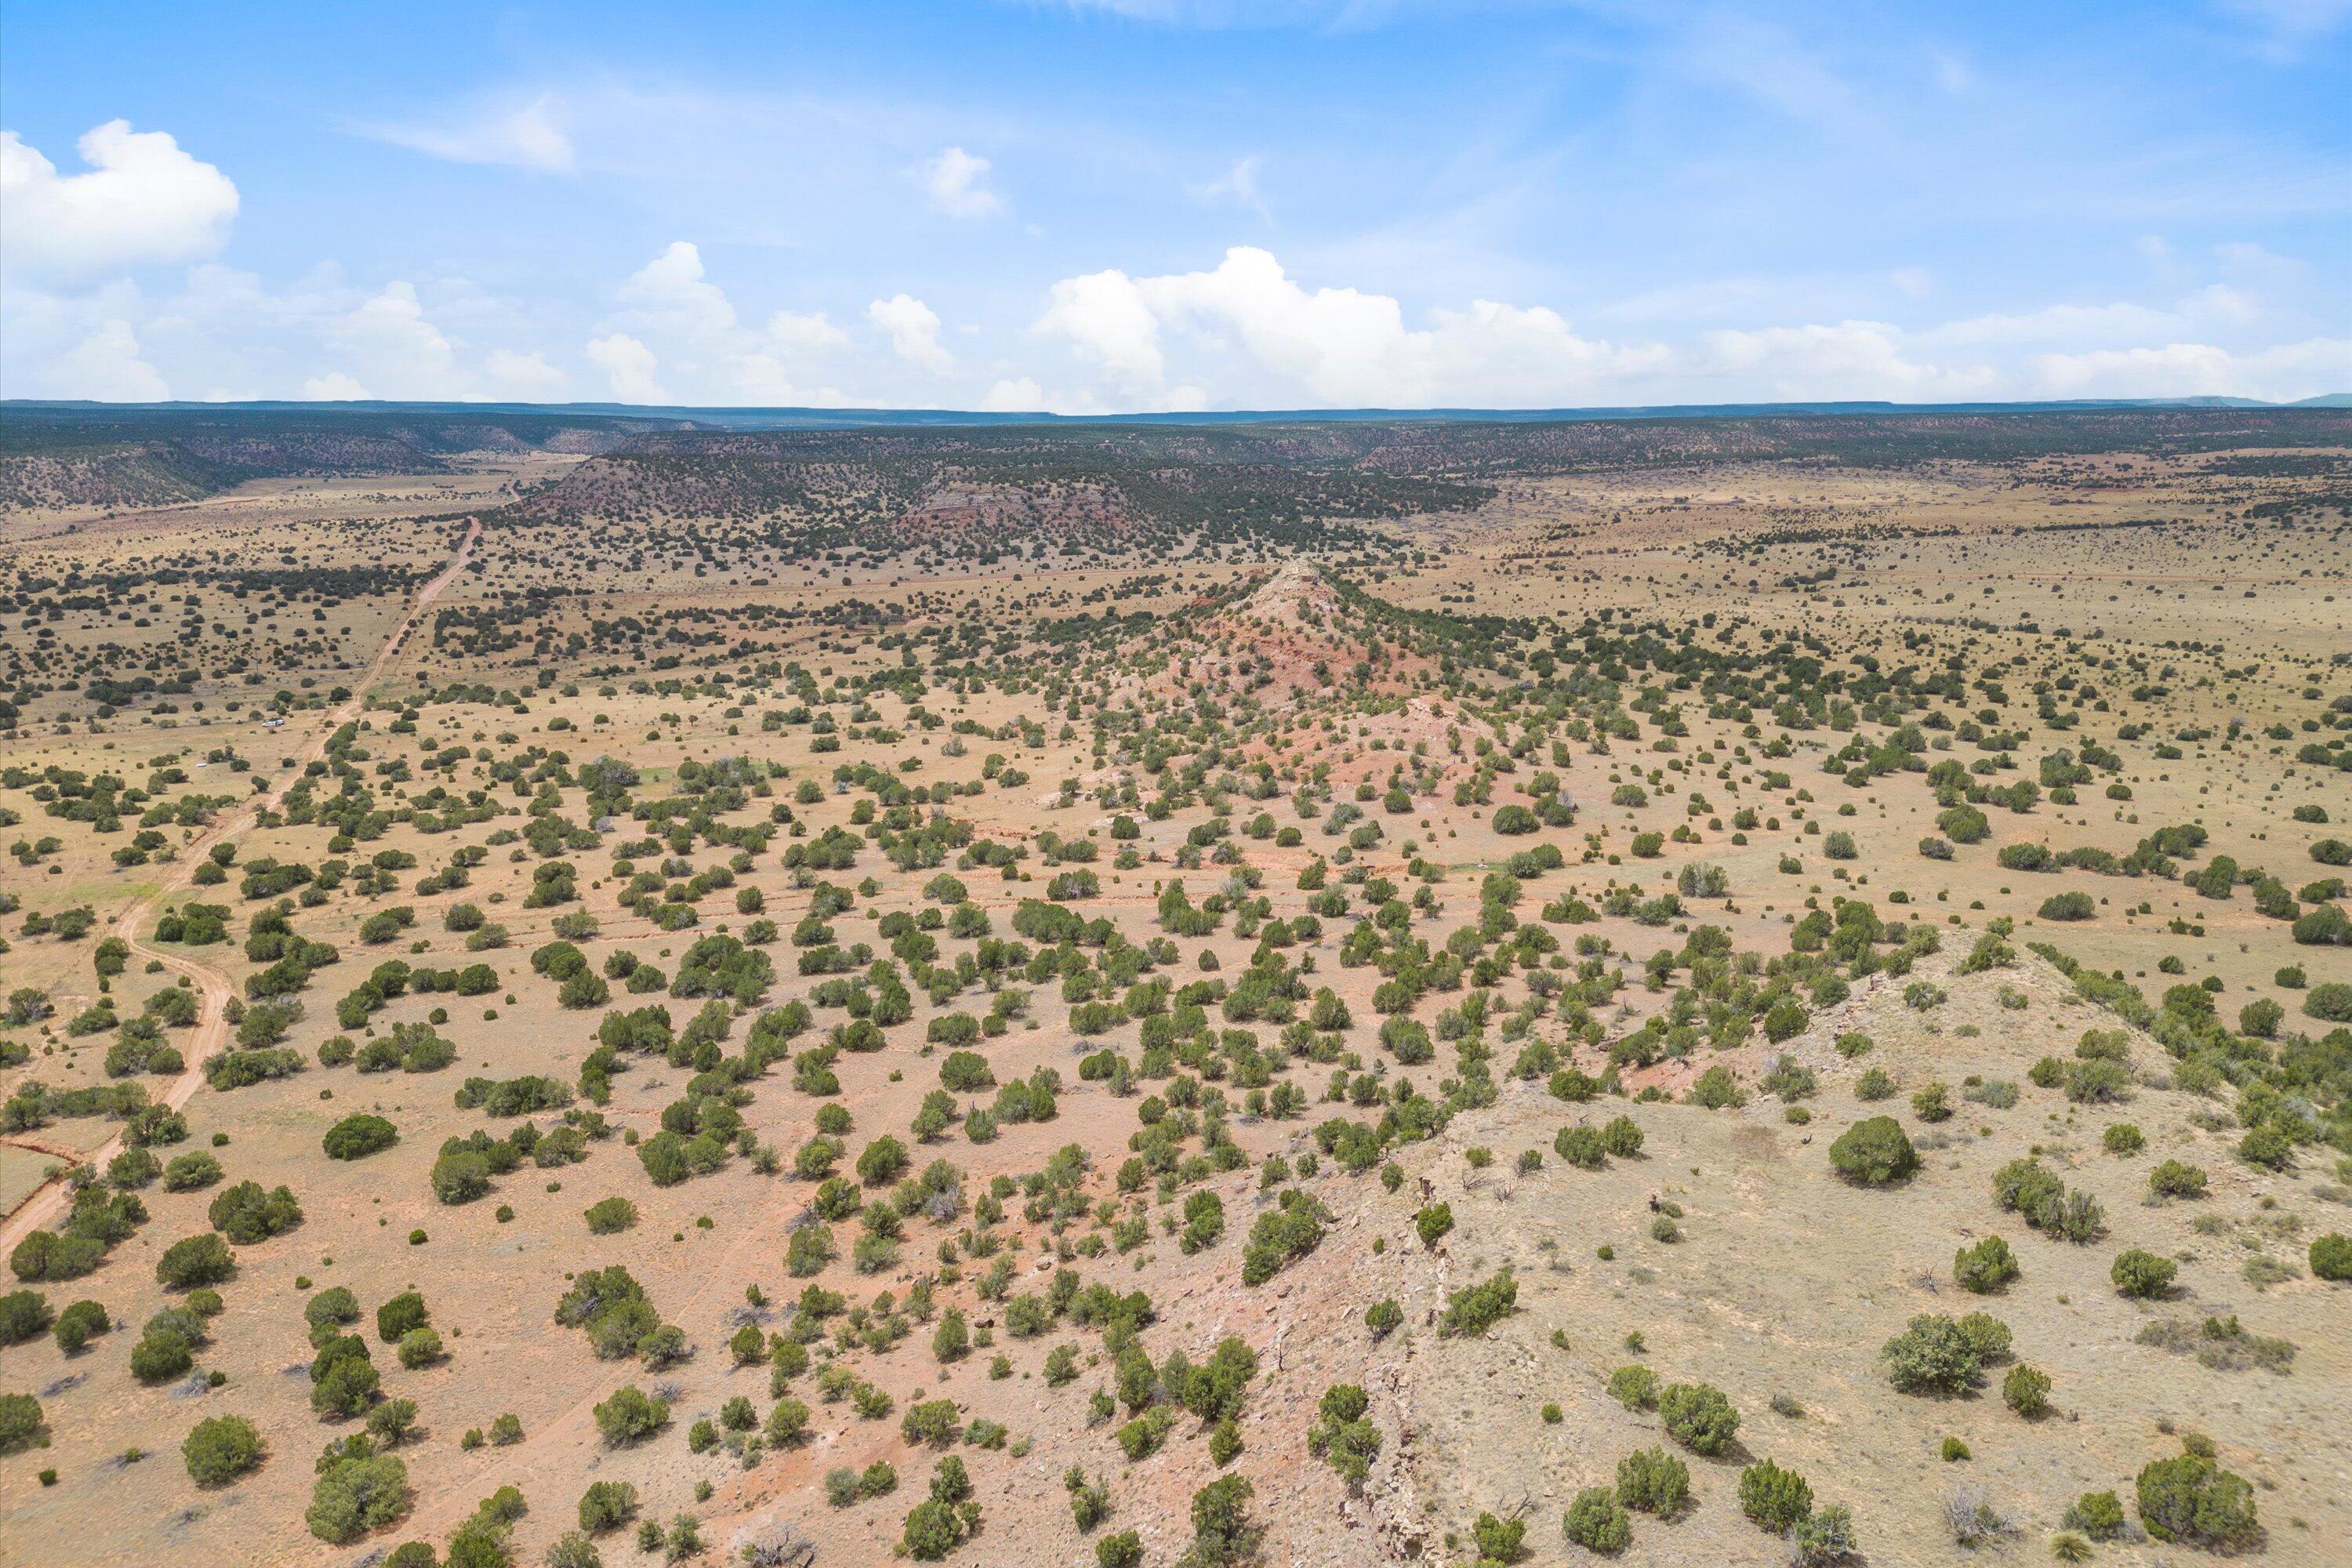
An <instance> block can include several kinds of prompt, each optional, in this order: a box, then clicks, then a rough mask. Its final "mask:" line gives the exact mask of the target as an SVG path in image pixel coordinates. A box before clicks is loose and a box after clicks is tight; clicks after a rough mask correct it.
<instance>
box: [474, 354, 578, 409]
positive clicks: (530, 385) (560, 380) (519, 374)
mask: <svg viewBox="0 0 2352 1568" xmlns="http://www.w3.org/2000/svg"><path fill="white" fill-rule="evenodd" d="M482 368H483V369H484V371H485V372H487V373H488V375H489V378H490V384H492V385H493V386H495V387H497V388H498V390H499V395H500V396H502V397H509V398H513V399H515V400H517V401H520V402H530V403H552V402H556V401H558V400H560V399H561V398H562V396H563V395H564V394H565V393H566V392H568V391H570V390H571V386H572V378H571V377H570V376H568V375H566V374H563V372H562V370H561V369H559V368H558V367H556V366H554V365H551V364H550V363H547V356H546V355H545V354H543V353H516V352H515V351H514V350H512V349H495V350H493V351H491V353H490V357H489V358H488V360H486V361H484V362H483V366H482Z"/></svg>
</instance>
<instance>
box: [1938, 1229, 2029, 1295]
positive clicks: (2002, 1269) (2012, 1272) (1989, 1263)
mask: <svg viewBox="0 0 2352 1568" xmlns="http://www.w3.org/2000/svg"><path fill="white" fill-rule="evenodd" d="M2017 1273H2018V1269H2017V1255H2016V1254H2015V1253H2013V1252H2011V1250H2010V1247H2009V1243H2008V1242H2006V1241H2004V1240H2002V1239H2001V1238H2000V1237H1998V1236H1988V1237H1985V1238H1984V1239H1983V1240H1982V1241H1979V1242H1978V1243H1977V1244H1976V1245H1975V1246H1973V1247H1961V1248H1960V1249H1959V1251H1958V1252H1957V1253H1955V1254H1954V1255H1953V1257H1952V1278H1953V1279H1957V1280H1958V1281H1959V1284H1960V1289H1963V1290H1966V1291H1968V1292H1969V1293H1970V1294H1972V1295H1977V1296H1989V1295H1991V1294H1992V1293H1993V1292H1994V1291H1996V1290H1999V1289H2001V1288H2002V1287H2003V1286H2005V1285H2007V1284H2008V1283H2009V1282H2010V1281H2011V1280H2012V1279H2016V1278H2017Z"/></svg>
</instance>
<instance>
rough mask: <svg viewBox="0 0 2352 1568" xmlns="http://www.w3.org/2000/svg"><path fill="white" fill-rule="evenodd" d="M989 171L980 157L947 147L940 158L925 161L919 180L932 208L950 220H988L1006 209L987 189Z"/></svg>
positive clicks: (993, 193)
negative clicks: (980, 218) (976, 218)
mask: <svg viewBox="0 0 2352 1568" xmlns="http://www.w3.org/2000/svg"><path fill="white" fill-rule="evenodd" d="M990 167H991V165H990V163H989V162H988V160H987V159H985V158H982V157H981V156H979V155H978V154H977V153H967V152H965V151H964V150H963V149H962V148H961V147H946V148H942V149H940V155H939V156H938V157H936V158H930V159H927V160H925V161H924V163H923V166H922V167H921V168H920V169H919V170H918V171H917V178H918V179H919V182H920V183H921V184H922V187H923V193H924V195H927V196H929V198H930V202H931V205H933V206H934V207H937V208H938V209H939V210H940V211H941V212H943V213H945V214H947V215H948V216H950V217H988V216H992V215H993V214H995V213H997V212H1000V211H1002V210H1003V206H1004V203H1003V201H1002V200H1001V199H1000V198H999V197H998V196H997V194H996V193H995V192H994V191H992V190H990V189H989V188H988V171H989V169H990Z"/></svg>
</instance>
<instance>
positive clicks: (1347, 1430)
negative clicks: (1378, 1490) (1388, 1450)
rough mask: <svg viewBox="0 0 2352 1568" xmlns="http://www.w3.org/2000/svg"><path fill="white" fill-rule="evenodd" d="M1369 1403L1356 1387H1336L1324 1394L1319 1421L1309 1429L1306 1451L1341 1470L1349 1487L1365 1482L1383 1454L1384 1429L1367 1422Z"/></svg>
mask: <svg viewBox="0 0 2352 1568" xmlns="http://www.w3.org/2000/svg"><path fill="white" fill-rule="evenodd" d="M1370 1403H1371V1402H1370V1400H1369V1399H1368V1398H1367V1397H1366V1396H1365V1394H1364V1391H1363V1390H1362V1389H1361V1388H1360V1387H1358V1386H1356V1385H1355V1384H1349V1383H1338V1384H1332V1385H1331V1386H1330V1387H1329V1388H1327V1389H1325V1390H1324V1391H1323V1398H1322V1401H1321V1402H1320V1404H1318V1405H1317V1407H1316V1415H1317V1420H1316V1422H1315V1424H1314V1425H1313V1426H1309V1427H1308V1428H1307V1452H1308V1453H1310V1454H1312V1455H1314V1456H1316V1457H1317V1458H1320V1459H1322V1460H1323V1461H1325V1462H1326V1463H1327V1464H1328V1465H1329V1466H1330V1467H1331V1468H1333V1469H1335V1470H1337V1471H1339V1475H1340V1477H1341V1478H1342V1479H1345V1480H1346V1481H1347V1482H1348V1483H1349V1485H1350V1486H1360V1485H1361V1484H1362V1483H1363V1480H1364V1479H1365V1478H1366V1477H1367V1476H1369V1475H1370V1473H1371V1465H1372V1460H1373V1459H1374V1458H1378V1457H1379V1455H1380V1451H1381V1430H1380V1428H1379V1427H1378V1426H1373V1425H1372V1423H1371V1422H1370V1421H1368V1420H1366V1419H1365V1414H1364V1413H1365V1411H1366V1410H1367V1409H1369V1408H1370Z"/></svg>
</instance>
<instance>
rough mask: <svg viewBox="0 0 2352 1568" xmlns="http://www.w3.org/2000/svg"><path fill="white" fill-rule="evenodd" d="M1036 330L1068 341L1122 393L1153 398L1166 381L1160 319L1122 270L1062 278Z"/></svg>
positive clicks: (1076, 351) (1079, 354)
mask: <svg viewBox="0 0 2352 1568" xmlns="http://www.w3.org/2000/svg"><path fill="white" fill-rule="evenodd" d="M1036 330H1037V331H1038V332H1040V333H1042V334H1043V335H1045V336H1046V337H1048V338H1058V339H1060V340H1062V341H1063V342H1067V343H1068V344H1069V345H1070V348H1071V350H1072V351H1073V352H1074V353H1076V355H1077V356H1078V358H1079V359H1080V360H1082V361H1084V362H1085V363H1087V364H1089V365H1091V366H1093V367H1095V368H1096V369H1097V370H1100V371H1101V372H1103V373H1104V374H1107V375H1108V377H1109V378H1110V380H1111V381H1112V383H1113V384H1115V385H1117V386H1118V388H1119V389H1120V390H1122V391H1124V392H1128V393H1130V394H1134V395H1139V396H1150V395H1153V394H1155V393H1157V392H1158V391H1159V390H1160V385H1161V384H1162V383H1163V382H1164V381H1165V380H1166V379H1167V360H1166V358H1165V356H1164V355H1162V354H1161V353H1160V318H1159V316H1158V315H1157V314H1155V313H1154V312H1153V310H1152V309H1151V306H1150V303H1149V302H1147V301H1146V300H1145V299H1144V294H1143V289H1141V288H1140V287H1139V286H1138V285H1137V284H1136V283H1135V281H1134V280H1133V279H1130V278H1129V277H1128V275H1127V274H1126V273H1124V272H1115V271H1114V272H1091V273H1088V274H1087V275H1086V276H1085V277H1083V278H1065V279H1062V280H1061V281H1060V282H1058V283H1056V284H1055V285H1054V287H1053V289H1052V290H1051V291H1050V292H1049V293H1048V294H1047V295H1046V303H1045V314H1044V315H1043V316H1040V317H1039V318H1038V319H1037V326H1036ZM1033 385H1034V383H1033Z"/></svg>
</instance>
